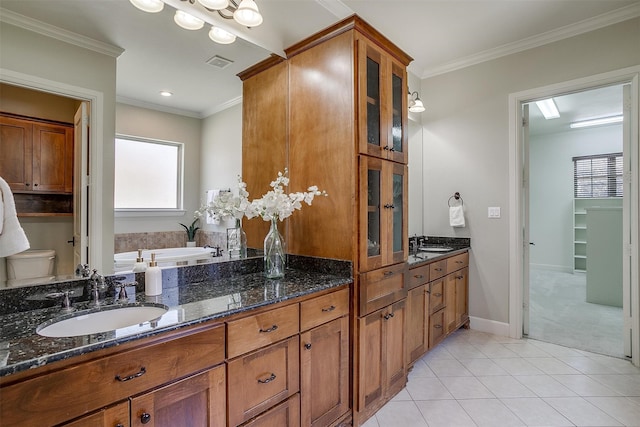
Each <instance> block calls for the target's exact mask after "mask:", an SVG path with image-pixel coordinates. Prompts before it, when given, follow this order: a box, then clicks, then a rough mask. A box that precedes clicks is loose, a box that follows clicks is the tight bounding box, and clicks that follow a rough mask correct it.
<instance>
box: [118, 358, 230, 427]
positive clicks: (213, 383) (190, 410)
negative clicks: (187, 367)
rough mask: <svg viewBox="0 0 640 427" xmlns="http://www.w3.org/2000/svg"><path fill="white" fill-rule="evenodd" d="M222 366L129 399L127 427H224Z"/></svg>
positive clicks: (223, 372)
mask: <svg viewBox="0 0 640 427" xmlns="http://www.w3.org/2000/svg"><path fill="white" fill-rule="evenodd" d="M225 402H226V380H225V369H224V365H219V366H217V367H215V368H212V369H210V370H208V371H205V372H203V373H201V374H198V375H194V376H192V377H188V378H185V379H183V380H182V381H178V382H176V383H173V384H170V385H168V386H165V387H162V388H159V389H157V390H154V391H152V392H149V393H146V394H143V395H141V396H138V397H134V398H132V399H131V427H143V426H145V425H150V426H154V427H164V426H166V427H175V426H203V427H205V426H209V427H218V426H224V425H226V412H225V411H226V405H225Z"/></svg>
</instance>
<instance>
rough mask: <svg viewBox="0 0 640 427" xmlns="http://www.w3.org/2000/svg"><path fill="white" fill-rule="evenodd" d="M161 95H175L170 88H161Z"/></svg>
mask: <svg viewBox="0 0 640 427" xmlns="http://www.w3.org/2000/svg"><path fill="white" fill-rule="evenodd" d="M160 95H162V96H171V95H173V93H171V92H169V91H168V90H161V91H160Z"/></svg>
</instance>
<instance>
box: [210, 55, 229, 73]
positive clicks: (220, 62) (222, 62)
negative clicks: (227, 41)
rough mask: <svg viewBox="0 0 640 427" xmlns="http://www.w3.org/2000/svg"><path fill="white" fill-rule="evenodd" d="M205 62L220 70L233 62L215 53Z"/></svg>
mask: <svg viewBox="0 0 640 427" xmlns="http://www.w3.org/2000/svg"><path fill="white" fill-rule="evenodd" d="M207 64H209V65H213V66H214V67H216V68H220V69H221V70H222V69H223V68H227V67H228V66H229V65H231V64H233V61H232V60H230V59H226V58H223V57H222V56H218V55H216V56H214V57H213V58H211V59H208V60H207Z"/></svg>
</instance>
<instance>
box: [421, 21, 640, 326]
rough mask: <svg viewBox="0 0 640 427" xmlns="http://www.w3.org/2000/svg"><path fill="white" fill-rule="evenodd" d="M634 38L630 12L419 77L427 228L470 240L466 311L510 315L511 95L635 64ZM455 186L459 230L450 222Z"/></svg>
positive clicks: (638, 53)
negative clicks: (622, 18)
mask: <svg viewBox="0 0 640 427" xmlns="http://www.w3.org/2000/svg"><path fill="white" fill-rule="evenodd" d="M638 40H640V19H637V18H636V19H633V20H630V21H626V22H622V23H620V24H616V25H612V26H609V27H606V28H603V29H600V30H597V31H592V32H589V33H585V34H582V35H579V36H575V37H571V38H568V39H565V40H562V41H559V42H555V43H552V44H548V45H545V46H541V47H538V48H535V49H530V50H527V51H524V52H520V53H517V54H512V55H509V56H506V57H502V58H499V59H495V60H492V61H487V62H484V63H481V64H478V65H474V66H470V67H467V68H464V69H461V70H457V71H453V72H449V73H446V74H442V75H438V76H434V77H431V78H427V79H424V80H423V81H422V85H421V91H420V95H421V98H422V100H423V101H424V102H425V105H426V107H427V110H426V111H425V112H424V113H423V114H422V123H423V126H424V150H425V154H424V188H425V199H424V200H425V202H424V205H425V209H424V224H425V233H426V234H429V235H444V236H461V237H470V238H471V246H472V251H471V265H470V278H469V284H470V285H469V287H470V290H469V292H470V297H469V310H470V315H471V316H473V317H478V318H482V319H486V320H490V321H495V322H501V323H503V324H506V323H508V321H509V319H508V317H509V316H508V314H509V253H510V251H512V250H516V249H515V248H509V215H511V214H512V213H511V212H509V210H508V206H509V159H508V152H509V146H508V144H509V121H508V117H509V112H508V98H509V94H510V93H516V92H520V91H524V90H528V89H532V88H537V87H542V86H547V85H550V84H553V83H559V82H564V81H569V80H573V79H577V78H580V77H586V76H591V75H595V74H599V73H604V72H607V71H611V70H617V69H621V68H625V67H630V66H635V65H638V64H640V49H638ZM455 191H459V192H460V193H461V195H462V197H463V199H464V206H465V210H466V218H467V227H466V228H463V229H453V228H451V227H449V225H448V215H447V200H448V198H449V197H450V196H451V195H452V194H453V192H455ZM490 206H499V207H501V208H502V217H501V218H500V219H488V218H487V207H490Z"/></svg>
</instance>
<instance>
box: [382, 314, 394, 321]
mask: <svg viewBox="0 0 640 427" xmlns="http://www.w3.org/2000/svg"><path fill="white" fill-rule="evenodd" d="M382 317H384V319H385V320H389V319H390V318H392V317H393V313H387V314H385V315H384V316H382Z"/></svg>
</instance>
